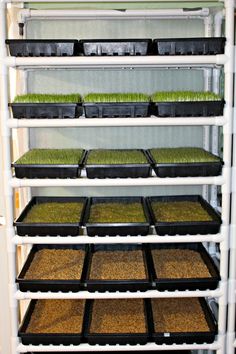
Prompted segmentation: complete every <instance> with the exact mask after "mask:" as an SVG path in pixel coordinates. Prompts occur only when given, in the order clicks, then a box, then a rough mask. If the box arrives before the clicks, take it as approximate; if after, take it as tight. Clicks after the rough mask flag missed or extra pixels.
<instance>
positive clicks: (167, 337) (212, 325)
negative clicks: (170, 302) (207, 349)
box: [147, 298, 217, 345]
mask: <svg viewBox="0 0 236 354" xmlns="http://www.w3.org/2000/svg"><path fill="white" fill-rule="evenodd" d="M199 302H200V304H201V307H202V309H203V312H204V314H205V318H206V321H207V323H208V326H209V332H186V333H183V332H173V333H158V332H155V329H154V322H153V314H152V305H151V301H150V300H147V306H148V309H149V312H150V318H151V317H152V324H151V326H152V327H153V334H152V339H153V341H154V342H155V343H156V344H167V345H168V344H183V343H186V344H193V343H197V344H203V343H213V342H214V340H215V336H216V334H217V325H216V321H215V318H214V316H213V314H212V312H211V310H210V308H209V306H208V304H207V302H206V300H205V299H204V298H199ZM149 306H150V307H149Z"/></svg>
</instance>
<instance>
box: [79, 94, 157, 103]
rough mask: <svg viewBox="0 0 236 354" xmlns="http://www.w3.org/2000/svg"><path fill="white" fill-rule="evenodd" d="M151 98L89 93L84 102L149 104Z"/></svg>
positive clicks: (143, 95)
mask: <svg viewBox="0 0 236 354" xmlns="http://www.w3.org/2000/svg"><path fill="white" fill-rule="evenodd" d="M149 101H150V97H149V96H148V95H146V94H144V93H89V94H88V95H86V96H84V102H86V103H89V102H92V103H93V102H97V103H101V102H104V103H106V102H107V103H109V102H113V103H114V102H115V103H116V102H117V103H121V102H149Z"/></svg>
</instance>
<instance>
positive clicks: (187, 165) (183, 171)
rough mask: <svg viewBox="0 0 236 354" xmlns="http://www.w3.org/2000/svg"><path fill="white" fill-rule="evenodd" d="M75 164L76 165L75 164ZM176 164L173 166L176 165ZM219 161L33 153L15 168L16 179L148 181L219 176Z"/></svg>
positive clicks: (176, 152) (162, 152) (200, 154)
mask: <svg viewBox="0 0 236 354" xmlns="http://www.w3.org/2000/svg"><path fill="white" fill-rule="evenodd" d="M72 161H73V162H72ZM173 161H174V162H173ZM222 165H223V161H222V160H221V158H220V157H218V156H216V155H213V154H211V153H210V152H208V151H206V150H204V149H201V148H167V149H165V148H164V149H162V148H160V149H149V150H140V149H139V150H99V149H97V150H87V151H86V150H82V149H33V150H29V151H28V152H27V153H26V154H24V155H23V156H22V157H21V158H20V159H18V160H17V161H15V162H14V163H13V164H12V167H14V169H15V176H16V177H17V178H78V177H80V176H81V171H82V169H83V168H85V170H86V175H87V178H148V177H150V176H151V175H152V169H153V170H154V172H155V174H156V176H157V177H161V178H164V177H173V178H174V177H198V176H218V175H220V174H221V172H222Z"/></svg>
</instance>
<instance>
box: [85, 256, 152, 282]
mask: <svg viewBox="0 0 236 354" xmlns="http://www.w3.org/2000/svg"><path fill="white" fill-rule="evenodd" d="M89 278H90V279H101V280H116V279H118V280H126V279H147V274H146V270H145V265H144V259H143V252H142V251H141V250H130V251H119V250H117V251H97V252H95V253H94V254H93V258H92V264H91V271H90V275H89Z"/></svg>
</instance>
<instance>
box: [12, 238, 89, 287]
mask: <svg viewBox="0 0 236 354" xmlns="http://www.w3.org/2000/svg"><path fill="white" fill-rule="evenodd" d="M42 249H73V250H84V251H85V255H84V262H83V270H82V273H81V277H80V279H78V280H68V279H63V280H62V279H60V280H58V279H50V280H49V279H44V280H42V279H25V275H26V273H27V271H28V269H29V267H30V265H31V263H32V262H33V261H34V257H35V255H36V254H37V252H38V251H39V250H42ZM87 257H88V251H87V247H86V246H85V245H34V246H33V248H32V249H31V251H30V253H29V255H28V258H27V260H26V262H25V264H24V266H23V268H22V270H21V272H20V274H19V276H18V277H17V279H16V282H17V283H18V284H19V289H20V291H24V292H25V291H32V292H37V291H41V292H48V291H52V292H56V291H62V292H68V291H72V292H77V291H79V290H82V289H84V277H85V272H86V268H85V267H86V263H87Z"/></svg>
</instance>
